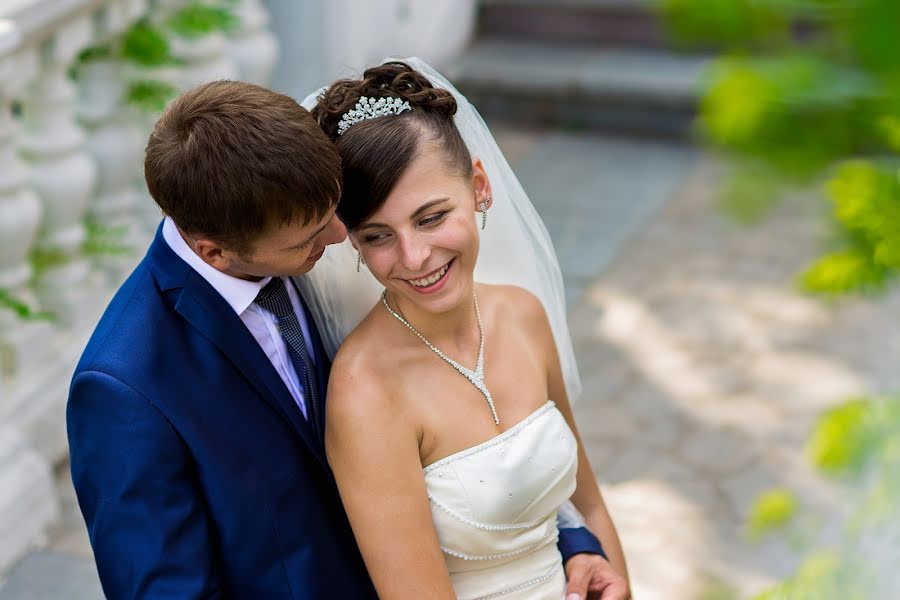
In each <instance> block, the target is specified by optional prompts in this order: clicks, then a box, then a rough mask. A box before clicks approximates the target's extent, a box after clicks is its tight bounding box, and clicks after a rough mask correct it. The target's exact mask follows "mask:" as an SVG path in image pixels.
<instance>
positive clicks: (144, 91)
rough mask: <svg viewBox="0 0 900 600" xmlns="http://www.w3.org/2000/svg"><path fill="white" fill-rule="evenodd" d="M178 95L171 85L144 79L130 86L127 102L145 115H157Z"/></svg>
mask: <svg viewBox="0 0 900 600" xmlns="http://www.w3.org/2000/svg"><path fill="white" fill-rule="evenodd" d="M177 95H178V90H177V89H176V88H175V86H173V85H171V84H169V83H166V82H164V81H156V80H152V79H144V80H141V81H133V82H131V84H129V86H128V91H127V92H126V94H125V100H126V102H128V104H130V105H132V106H134V107H136V108H137V109H138V110H140V111H141V112H143V113H148V114H157V113H160V112H162V111H163V109H164V108H165V107H166V105H167V104H168V103H169V101H170V100H172V99H173V98H174V97H175V96H177Z"/></svg>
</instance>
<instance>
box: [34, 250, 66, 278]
mask: <svg viewBox="0 0 900 600" xmlns="http://www.w3.org/2000/svg"><path fill="white" fill-rule="evenodd" d="M29 258H30V261H31V267H32V269H33V271H34V276H35V277H40V276H41V275H43V274H44V273H46V272H47V271H49V270H50V269H53V268H55V267H61V266H62V265H64V264H66V263H67V262H69V257H68V255H66V253H65V252H63V251H62V250H56V249H44V248H34V249H33V250H32V251H31V256H30V257H29Z"/></svg>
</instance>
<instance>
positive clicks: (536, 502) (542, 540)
mask: <svg viewBox="0 0 900 600" xmlns="http://www.w3.org/2000/svg"><path fill="white" fill-rule="evenodd" d="M577 466H578V453H577V444H576V442H575V437H574V436H573V435H572V432H571V430H570V429H569V426H568V424H567V423H566V420H565V419H564V418H563V416H562V413H560V412H559V410H558V409H557V408H556V404H555V403H553V402H552V401H550V402H547V403H546V404H545V405H543V406H542V407H541V408H539V409H538V410H536V411H535V412H533V413H532V414H531V415H529V416H528V417H527V418H525V419H524V420H523V421H521V422H520V423H518V424H516V425H515V426H513V427H512V428H511V429H509V430H507V431H505V432H503V433H502V434H500V435H498V436H496V437H494V438H491V439H490V440H488V441H486V442H484V443H481V444H478V445H477V446H473V447H471V448H468V449H466V450H462V451H460V452H457V453H455V454H452V455H450V456H448V457H446V458H443V459H441V460H439V461H437V462H435V463H433V464H431V465H429V466H428V467H426V468H425V484H426V487H427V490H428V497H429V499H430V501H431V512H432V515H433V518H434V523H435V528H436V530H437V534H438V539H439V540H440V543H441V549H442V550H443V552H444V558H445V559H446V561H447V567H448V569H449V571H450V575H451V578H452V580H453V586H454V590H455V591H456V595H457V597H458V598H460V599H461V600H474V599H487V598H503V599H504V600H514V599H525V598H528V599H529V600H543V599H545V598H546V599H552V600H559V599H560V598H562V597H563V594H564V591H565V574H564V572H563V568H562V559H561V557H560V554H559V551H558V550H557V548H556V540H557V534H558V531H557V528H556V513H557V510H558V509H559V507H560V505H562V504H563V503H564V502H565V501H566V500H568V499H569V497H570V496H571V495H572V493H573V492H574V491H575V472H576V470H577Z"/></svg>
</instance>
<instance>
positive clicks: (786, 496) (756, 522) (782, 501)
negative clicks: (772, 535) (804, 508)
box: [747, 488, 797, 540]
mask: <svg viewBox="0 0 900 600" xmlns="http://www.w3.org/2000/svg"><path fill="white" fill-rule="evenodd" d="M796 510H797V501H796V500H795V499H794V495H793V494H792V493H791V492H790V491H788V490H786V489H781V488H779V489H772V490H768V491H766V492H763V493H762V494H760V496H759V497H758V498H757V499H756V501H755V502H754V503H753V506H752V507H751V508H750V518H749V519H748V522H747V532H748V534H749V535H750V537H751V539H754V540H758V539H760V538H761V537H762V536H763V535H765V534H766V533H768V532H769V531H772V530H774V529H778V528H781V527H784V526H785V525H786V524H787V523H788V521H790V520H791V519H792V518H793V516H794V513H795V512H796Z"/></svg>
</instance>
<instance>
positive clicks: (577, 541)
mask: <svg viewBox="0 0 900 600" xmlns="http://www.w3.org/2000/svg"><path fill="white" fill-rule="evenodd" d="M556 546H557V548H559V553H560V554H562V558H563V564H565V563H566V561H568V560H569V559H570V558H572V557H573V556H575V555H576V554H581V553H582V552H586V553H588V554H599V555H600V556H602V557H603V558H607V557H606V552H604V551H603V545H602V544H601V543H600V540H599V539H597V536H595V535H594V534H593V533H591V530H590V529H588V528H587V527H584V526H582V527H560V529H559V541H558V542H557V544H556Z"/></svg>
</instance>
